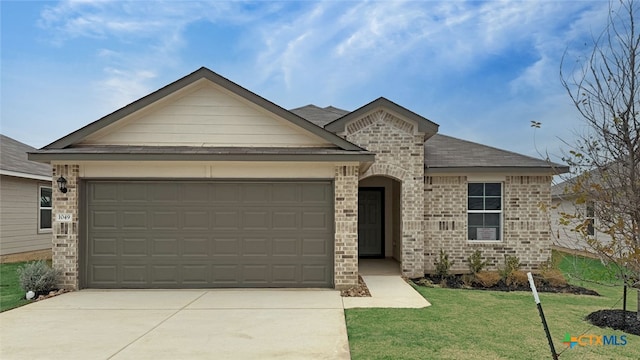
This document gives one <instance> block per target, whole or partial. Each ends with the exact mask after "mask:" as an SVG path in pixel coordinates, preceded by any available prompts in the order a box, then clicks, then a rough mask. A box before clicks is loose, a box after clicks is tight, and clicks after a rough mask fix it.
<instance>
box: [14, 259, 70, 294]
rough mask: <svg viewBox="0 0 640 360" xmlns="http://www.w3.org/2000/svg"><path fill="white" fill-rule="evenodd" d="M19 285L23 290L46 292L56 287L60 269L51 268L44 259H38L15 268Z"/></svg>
mask: <svg viewBox="0 0 640 360" xmlns="http://www.w3.org/2000/svg"><path fill="white" fill-rule="evenodd" d="M17 272H18V280H19V281H20V287H21V288H22V290H24V291H25V292H27V291H33V292H47V291H50V290H54V289H56V288H57V285H58V279H59V277H60V275H61V274H60V271H59V270H56V269H53V268H51V267H50V266H49V265H47V263H46V261H44V260H38V261H34V262H30V263H27V264H24V265H23V266H21V267H19V268H18V269H17Z"/></svg>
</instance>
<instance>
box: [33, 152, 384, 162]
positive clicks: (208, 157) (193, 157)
mask: <svg viewBox="0 0 640 360" xmlns="http://www.w3.org/2000/svg"><path fill="white" fill-rule="evenodd" d="M29 160H33V161H38V162H44V163H51V162H64V161H285V162H292V161H310V162H371V163H373V162H374V161H375V154H371V153H365V154H362V153H359V154H177V153H173V154H171V153H163V154H154V153H60V152H56V153H52V152H40V153H29Z"/></svg>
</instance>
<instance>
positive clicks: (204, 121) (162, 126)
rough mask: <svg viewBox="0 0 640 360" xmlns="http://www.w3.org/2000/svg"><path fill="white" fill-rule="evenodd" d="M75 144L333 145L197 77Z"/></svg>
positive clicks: (327, 146)
mask: <svg viewBox="0 0 640 360" xmlns="http://www.w3.org/2000/svg"><path fill="white" fill-rule="evenodd" d="M77 145H82V146H101V145H120V146H196V147H203V146H204V147H211V146H214V147H234V146H235V147H323V148H335V147H336V145H335V144H333V143H331V142H329V141H327V140H326V139H324V138H322V137H320V136H318V135H317V134H315V133H313V132H310V131H308V130H305V129H302V128H301V127H299V126H296V125H294V124H292V123H291V122H290V121H288V120H286V119H283V118H281V117H279V116H277V115H274V114H273V113H271V112H269V111H266V110H264V109H263V108H261V107H259V106H257V105H255V104H253V103H250V102H248V101H246V100H245V99H244V98H241V97H239V96H237V95H235V94H234V93H230V92H229V91H227V90H225V89H222V88H221V87H220V86H218V85H216V84H213V83H211V82H209V81H207V80H202V79H201V80H198V81H196V82H195V83H193V84H191V85H189V86H187V87H185V88H183V89H182V90H180V91H177V92H175V93H173V94H171V95H169V96H167V97H165V98H164V99H163V100H161V101H158V102H156V103H154V104H151V105H149V106H147V107H146V108H145V109H142V110H140V111H138V112H136V113H134V114H132V115H129V116H126V117H124V118H122V119H120V120H119V121H118V122H116V123H114V124H111V125H110V126H106V127H104V128H102V129H100V130H98V131H96V132H94V133H92V134H90V135H88V136H87V137H85V138H84V139H82V140H81V141H80V142H78V143H77Z"/></svg>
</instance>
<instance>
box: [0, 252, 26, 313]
mask: <svg viewBox="0 0 640 360" xmlns="http://www.w3.org/2000/svg"><path fill="white" fill-rule="evenodd" d="M24 264H26V263H24V262H19V263H10V264H0V312H2V311H6V310H9V309H13V308H16V307H18V306H22V305H25V304H28V303H29V301H28V300H26V299H25V298H24V291H22V289H21V288H20V283H19V282H18V273H17V271H16V270H17V269H18V268H19V267H20V266H22V265H24Z"/></svg>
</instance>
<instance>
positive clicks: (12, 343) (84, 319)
mask: <svg viewBox="0 0 640 360" xmlns="http://www.w3.org/2000/svg"><path fill="white" fill-rule="evenodd" d="M349 357H350V356H349V343H348V339H347V331H346V326H345V321H344V313H343V305H342V298H341V297H340V293H339V292H338V291H333V290H308V289H304V290H283V289H278V290H141V291H132V290H110V291H98V290H83V291H79V292H72V293H67V294H63V295H60V296H57V297H54V298H51V299H47V300H45V301H39V302H36V303H33V304H29V305H26V306H23V307H21V308H18V309H14V310H10V311H6V312H4V313H2V314H0V358H1V359H136V360H143V359H276V358H277V359H349Z"/></svg>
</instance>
